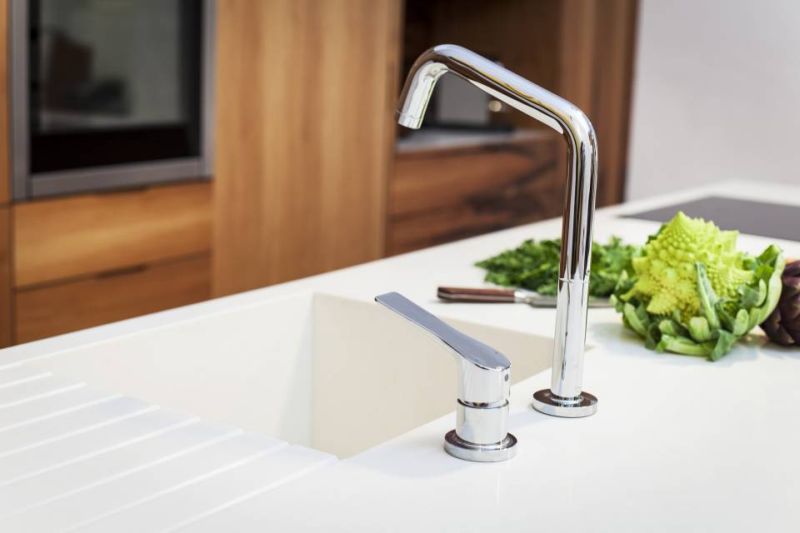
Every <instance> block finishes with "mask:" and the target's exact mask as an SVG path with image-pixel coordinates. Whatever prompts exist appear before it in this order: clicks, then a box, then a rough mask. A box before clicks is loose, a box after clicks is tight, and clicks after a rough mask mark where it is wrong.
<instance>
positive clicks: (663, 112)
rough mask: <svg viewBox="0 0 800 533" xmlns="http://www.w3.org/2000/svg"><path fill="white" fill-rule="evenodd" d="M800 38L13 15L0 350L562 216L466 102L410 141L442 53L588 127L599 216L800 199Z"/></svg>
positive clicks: (752, 17)
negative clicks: (620, 208)
mask: <svg viewBox="0 0 800 533" xmlns="http://www.w3.org/2000/svg"><path fill="white" fill-rule="evenodd" d="M799 24H800V4H798V3H797V2H793V1H790V0H768V1H765V2H750V1H745V0H741V1H732V0H728V1H725V0H693V1H692V0H638V1H637V0H492V1H489V0H425V1H423V0H216V1H214V0H0V33H2V34H3V37H2V38H0V48H2V50H0V100H2V105H0V345H2V346H7V345H12V344H16V343H21V342H27V341H31V340H35V339H40V338H44V337H48V336H52V335H56V334H60V333H65V332H69V331H74V330H78V329H82V328H86V327H90V326H94V325H98V324H102V323H107V322H112V321H116V320H121V319H124V318H129V317H133V316H138V315H141V314H145V313H150V312H154V311H158V310H162V309H167V308H171V307H176V306H180V305H186V304H191V303H195V302H200V301H203V300H206V299H208V298H212V297H218V296H224V295H228V294H232V293H236V292H240V291H244V290H249V289H255V288H258V287H263V286H267V285H271V284H275V283H281V282H285V281H289V280H293V279H298V278H301V277H306V276H310V275H313V274H318V273H321V272H326V271H329V270H333V269H337V268H343V267H347V266H351V265H354V264H358V263H362V262H366V261H371V260H376V259H379V258H381V257H385V256H390V255H395V254H399V253H405V252H410V251H413V250H417V249H421V248H425V247H428V246H434V245H437V244H442V243H446V242H450V241H453V240H457V239H462V238H466V237H470V236H473V235H478V234H482V233H486V232H491V231H495V230H499V229H503V228H507V227H511V226H516V225H520V224H524V223H528V222H532V221H536V220H541V219H545V218H550V217H555V216H559V215H560V213H561V204H562V195H563V194H562V193H563V182H564V175H565V167H564V158H565V154H564V153H563V147H562V144H563V143H562V142H561V140H560V139H559V138H558V137H557V136H556V134H555V133H554V132H552V131H549V130H546V129H543V128H542V127H541V125H540V124H538V123H537V122H535V121H533V120H532V119H530V118H528V117H525V116H524V115H521V114H520V113H518V112H516V111H514V110H511V109H508V108H507V107H506V106H505V105H503V104H501V103H500V102H498V101H495V100H492V99H491V98H489V97H487V96H486V95H485V94H484V93H482V92H480V91H478V90H477V89H474V88H473V87H471V86H469V85H467V84H465V83H463V82H461V81H459V80H458V79H457V78H454V77H452V78H448V79H445V80H442V81H441V82H440V84H439V86H438V87H437V91H436V94H435V95H434V97H433V101H432V103H431V110H430V112H429V113H428V115H427V117H426V122H425V124H424V127H423V128H422V129H421V130H419V131H415V132H409V131H405V130H401V129H400V128H398V127H397V126H396V124H395V103H396V98H397V95H398V92H399V90H400V86H401V83H402V81H403V77H404V75H405V73H406V72H407V71H408V69H409V67H410V65H411V64H412V63H413V61H414V59H415V58H416V57H417V56H418V55H419V54H420V53H421V52H422V51H424V50H425V49H426V48H428V47H430V46H433V45H435V44H440V43H446V42H449V43H454V44H460V45H462V46H465V47H467V48H470V49H472V50H474V51H475V52H478V53H480V54H482V55H484V56H486V57H489V58H491V59H493V60H495V61H498V62H500V63H501V64H503V65H504V66H506V67H507V68H509V69H511V70H513V71H515V72H517V73H519V74H520V75H522V76H523V77H526V78H528V79H530V80H532V81H534V82H535V83H537V84H539V85H541V86H543V87H545V88H547V89H550V90H551V91H553V92H555V93H557V94H559V95H561V96H563V97H565V98H567V99H569V100H571V101H572V102H574V103H575V104H577V105H578V106H579V107H581V108H582V109H583V110H584V111H585V112H586V113H587V114H588V115H589V117H590V118H591V120H592V122H593V124H594V126H595V129H596V131H597V135H598V140H599V146H600V176H599V190H598V197H597V203H598V206H608V205H613V204H616V203H620V202H623V201H625V200H627V199H639V198H645V197H649V196H654V195H658V194H664V193H668V192H674V191H676V190H682V189H685V188H688V187H693V186H696V185H698V184H702V183H706V182H708V183H710V182H715V181H720V180H729V179H744V180H756V181H763V182H769V181H776V182H778V181H783V182H789V183H800V178H798V177H797V175H796V171H795V169H796V168H797V167H798V163H800V161H798V160H799V159H800V153H799V152H800V151H798V150H797V149H796V148H795V146H794V142H795V130H796V128H797V125H798V124H800V111H798V110H797V107H796V106H795V105H794V100H795V97H796V96H797V95H798V94H800V57H798V54H797V50H798V49H800V46H799V45H800V32H797V27H798V25H799ZM765 186H766V185H765Z"/></svg>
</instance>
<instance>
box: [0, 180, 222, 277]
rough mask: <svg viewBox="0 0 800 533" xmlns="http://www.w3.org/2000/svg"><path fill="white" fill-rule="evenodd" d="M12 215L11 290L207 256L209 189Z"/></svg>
mask: <svg viewBox="0 0 800 533" xmlns="http://www.w3.org/2000/svg"><path fill="white" fill-rule="evenodd" d="M13 209H14V246H15V250H14V252H15V253H14V280H15V286H17V287H29V286H32V285H38V284H41V283H45V282H52V281H55V280H63V279H65V278H74V277H78V276H85V275H88V274H95V273H99V272H106V271H110V270H116V269H120V268H126V267H131V266H136V265H142V264H147V263H153V262H158V261H164V260H169V259H174V258H177V257H181V256H186V255H191V254H198V253H206V252H208V251H209V250H210V241H211V184H210V183H192V184H186V185H172V186H167V187H152V188H148V189H142V190H136V191H127V192H120V193H108V194H91V195H82V196H73V197H69V198H57V199H52V200H42V201H35V202H29V203H22V204H18V205H15V206H14V208H13Z"/></svg>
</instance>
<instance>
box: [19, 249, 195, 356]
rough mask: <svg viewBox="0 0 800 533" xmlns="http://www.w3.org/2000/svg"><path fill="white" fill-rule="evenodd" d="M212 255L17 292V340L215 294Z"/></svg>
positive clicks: (139, 313) (186, 302) (39, 336)
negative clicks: (211, 271) (212, 277)
mask: <svg viewBox="0 0 800 533" xmlns="http://www.w3.org/2000/svg"><path fill="white" fill-rule="evenodd" d="M209 269H210V259H209V255H208V254H201V255H198V256H194V257H191V258H186V259H181V260H177V261H172V262H167V263H163V264H159V265H155V266H148V267H140V268H133V269H129V270H120V271H118V272H115V273H109V274H107V275H100V276H95V277H92V278H88V279H80V280H77V281H73V282H67V283H61V284H56V285H46V286H41V287H37V288H32V289H22V290H18V291H17V292H16V297H15V299H16V315H17V320H16V331H15V333H16V342H18V343H20V342H27V341H32V340H35V339H41V338H44V337H50V336H52V335H58V334H60V333H67V332H69V331H75V330H79V329H83V328H88V327H91V326H97V325H100V324H105V323H108V322H114V321H117V320H122V319H125V318H131V317H134V316H139V315H144V314H147V313H153V312H155V311H161V310H164V309H170V308H173V307H179V306H181V305H188V304H191V303H196V302H200V301H203V300H206V299H208V297H209V294H210V283H209V280H210V274H209Z"/></svg>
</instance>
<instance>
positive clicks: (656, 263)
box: [626, 212, 753, 320]
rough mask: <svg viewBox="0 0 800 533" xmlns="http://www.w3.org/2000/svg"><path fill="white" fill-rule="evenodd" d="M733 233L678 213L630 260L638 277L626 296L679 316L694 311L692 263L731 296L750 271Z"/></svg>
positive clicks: (655, 311)
mask: <svg viewBox="0 0 800 533" xmlns="http://www.w3.org/2000/svg"><path fill="white" fill-rule="evenodd" d="M737 236H738V232H736V231H721V230H720V229H719V228H718V227H717V226H715V225H714V223H713V222H706V221H704V220H702V219H699V218H697V219H693V218H689V217H687V216H686V215H684V214H683V213H682V212H678V214H677V215H676V216H675V217H674V218H673V219H672V220H671V221H670V222H669V223H668V224H666V225H665V226H663V227H662V229H661V231H659V232H658V234H656V235H655V237H653V238H651V240H650V241H649V242H648V243H647V244H646V245H645V246H644V249H643V253H642V255H641V256H640V257H635V258H634V259H633V270H634V272H635V273H636V276H637V278H638V279H637V281H636V284H635V285H634V286H633V289H631V291H630V292H629V293H628V294H627V295H626V297H628V298H630V297H632V296H636V297H639V298H640V299H646V300H647V301H648V304H647V312H648V313H651V314H654V315H664V316H667V315H671V314H672V313H673V312H674V310H675V309H677V310H679V311H680V313H681V316H682V318H683V319H684V320H688V319H689V318H690V317H693V316H695V315H697V313H698V311H699V310H700V304H701V302H700V298H699V296H698V291H697V269H696V268H695V263H702V264H703V265H705V268H706V273H707V275H708V279H709V281H710V282H711V286H712V288H713V289H714V292H716V294H717V295H718V296H720V297H721V298H732V297H734V296H735V295H736V291H737V289H738V288H739V286H740V285H741V284H743V283H748V282H750V280H751V279H752V277H753V273H752V272H751V271H749V270H746V269H745V268H744V260H745V255H744V254H743V253H741V252H738V251H737V250H736V238H737Z"/></svg>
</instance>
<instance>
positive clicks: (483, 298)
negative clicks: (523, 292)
mask: <svg viewBox="0 0 800 533" xmlns="http://www.w3.org/2000/svg"><path fill="white" fill-rule="evenodd" d="M437 295H438V296H439V298H440V299H442V300H446V301H448V302H474V303H514V302H515V298H514V290H513V289H474V288H469V287H439V290H438V291H437Z"/></svg>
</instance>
